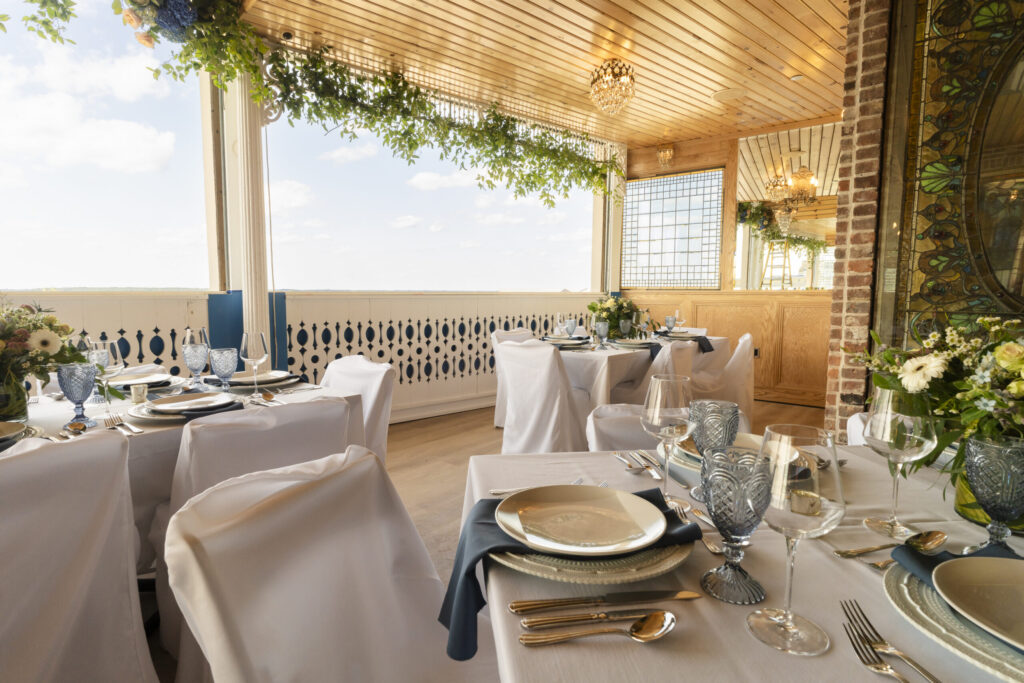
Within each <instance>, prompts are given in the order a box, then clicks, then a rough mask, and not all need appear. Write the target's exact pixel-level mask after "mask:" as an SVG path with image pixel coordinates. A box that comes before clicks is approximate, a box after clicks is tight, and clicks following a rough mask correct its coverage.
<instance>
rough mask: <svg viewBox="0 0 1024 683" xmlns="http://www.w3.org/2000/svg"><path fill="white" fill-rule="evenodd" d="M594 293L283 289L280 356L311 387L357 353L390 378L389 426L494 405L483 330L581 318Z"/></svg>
mask: <svg viewBox="0 0 1024 683" xmlns="http://www.w3.org/2000/svg"><path fill="white" fill-rule="evenodd" d="M597 296H598V295H597V294H593V293H581V294H576V293H558V294H535V293H524V294H507V293H493V294H492V293H412V292H410V293H405V292H402V293H396V292H382V293H367V292H288V294H287V308H288V315H287V319H288V333H287V336H288V359H289V369H290V370H291V371H292V372H295V373H298V374H302V375H305V376H306V377H307V378H308V379H309V380H310V381H317V379H318V378H320V377H322V376H323V371H324V368H326V367H327V364H328V363H329V362H330V361H332V360H334V359H335V358H337V357H340V356H347V355H351V354H355V353H362V354H364V355H365V356H367V357H368V358H370V359H371V360H375V361H381V362H388V363H391V364H392V365H393V366H394V367H395V370H396V371H397V372H398V373H399V377H400V380H399V382H398V384H397V385H396V386H395V393H394V403H393V408H392V413H391V421H392V422H404V421H406V420H415V419H420V418H424V417H431V416H434V415H443V414H447V413H454V412H459V411H462V410H470V409H473V408H482V407H485V406H490V405H494V392H495V376H494V366H493V352H492V349H491V342H490V333H491V329H492V326H493V327H497V328H512V327H518V326H520V325H522V326H525V327H527V328H530V329H533V330H535V331H536V332H537V334H538V336H539V335H540V334H543V333H545V332H547V331H550V329H551V328H552V327H553V325H554V320H555V316H556V315H557V314H558V313H574V314H577V315H578V316H579V320H580V321H581V322H582V321H583V320H585V315H586V307H587V304H588V303H589V302H591V301H593V300H594V299H595V298H597Z"/></svg>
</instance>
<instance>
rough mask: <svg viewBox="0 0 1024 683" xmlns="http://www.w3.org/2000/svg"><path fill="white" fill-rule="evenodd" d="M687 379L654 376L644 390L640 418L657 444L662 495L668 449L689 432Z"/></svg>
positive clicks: (665, 481)
mask: <svg viewBox="0 0 1024 683" xmlns="http://www.w3.org/2000/svg"><path fill="white" fill-rule="evenodd" d="M690 396H691V393H690V378H689V377H683V376H681V375H654V376H653V377H651V383H650V384H649V385H648V387H647V398H646V399H645V400H644V409H643V412H642V413H641V414H640V424H641V425H642V426H643V428H644V431H646V432H647V433H648V434H651V435H652V436H656V437H657V438H658V439H660V440H661V444H660V445H659V446H658V455H659V456H660V457H661V465H662V472H663V473H664V477H663V478H662V481H661V486H662V494H663V495H666V496H667V494H668V480H669V458H670V457H671V456H672V449H673V448H674V447H675V445H676V444H678V443H679V442H681V441H685V440H686V438H687V437H688V436H689V435H690V433H691V432H693V422H691V421H690V411H689V406H690Z"/></svg>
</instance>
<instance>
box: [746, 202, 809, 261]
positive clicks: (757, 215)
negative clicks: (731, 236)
mask: <svg viewBox="0 0 1024 683" xmlns="http://www.w3.org/2000/svg"><path fill="white" fill-rule="evenodd" d="M736 220H737V222H739V223H742V224H744V225H747V226H749V227H750V234H751V235H753V236H754V237H757V238H758V239H761V240H764V241H765V242H778V241H785V242H786V243H787V244H788V245H789V247H790V248H793V249H802V250H804V251H806V252H807V255H808V256H814V255H815V254H820V253H822V252H823V251H825V247H826V246H827V245H826V244H825V240H819V239H815V238H813V237H807V236H806V235H795V234H793V233H787V234H783V233H782V228H780V227H779V222H778V221H777V220H776V219H775V212H774V211H773V210H772V207H771V206H770V205H769V204H768V203H767V202H738V203H737V205H736Z"/></svg>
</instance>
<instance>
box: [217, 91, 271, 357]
mask: <svg viewBox="0 0 1024 683" xmlns="http://www.w3.org/2000/svg"><path fill="white" fill-rule="evenodd" d="M227 96H228V98H229V99H231V100H232V102H231V104H232V105H233V106H231V107H230V108H229V111H230V110H233V113H234V118H235V121H234V123H235V134H236V135H235V139H234V144H233V145H232V147H233V148H234V149H233V150H232V151H233V152H234V155H233V156H234V157H235V159H234V161H235V171H236V175H235V177H236V179H237V183H233V185H234V187H233V189H234V190H235V192H234V196H233V197H231V198H230V200H229V201H231V202H232V204H233V205H234V206H233V207H232V208H234V211H232V212H230V213H231V214H232V215H233V216H234V217H235V219H236V221H237V224H236V226H234V227H235V228H236V229H235V230H232V231H231V233H232V234H234V235H237V237H238V243H237V244H235V245H231V247H229V248H230V249H231V252H232V253H231V258H232V260H234V262H235V265H236V266H237V269H235V268H233V269H232V270H233V271H234V272H235V273H237V274H238V276H239V279H240V282H238V283H237V286H238V288H240V289H241V290H242V325H243V327H244V329H245V330H247V331H252V332H263V333H264V334H265V335H266V336H267V344H268V345H269V344H270V313H269V311H268V307H267V295H268V284H267V226H266V208H265V204H264V201H263V143H262V138H261V137H260V136H261V134H262V130H261V129H262V125H263V111H262V108H261V107H259V106H258V105H256V104H255V103H253V101H252V98H251V97H250V95H249V76H248V74H244V73H243V74H239V76H238V78H237V79H236V80H235V81H234V82H232V83H230V84H229V85H228V95H227Z"/></svg>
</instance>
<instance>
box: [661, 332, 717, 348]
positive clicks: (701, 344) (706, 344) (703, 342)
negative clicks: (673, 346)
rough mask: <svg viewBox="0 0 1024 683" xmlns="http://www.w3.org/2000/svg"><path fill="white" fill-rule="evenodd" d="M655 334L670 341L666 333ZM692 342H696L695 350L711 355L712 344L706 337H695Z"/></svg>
mask: <svg viewBox="0 0 1024 683" xmlns="http://www.w3.org/2000/svg"><path fill="white" fill-rule="evenodd" d="M656 334H657V335H658V336H659V337H663V338H665V339H671V337H669V336H668V332H656ZM693 341H695V342H697V348H698V349H700V352H701V353H711V352H712V351H714V350H715V346H714V344H712V343H711V340H710V339H708V338H707V337H704V336H695V337H693Z"/></svg>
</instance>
